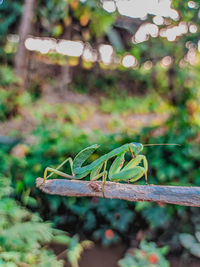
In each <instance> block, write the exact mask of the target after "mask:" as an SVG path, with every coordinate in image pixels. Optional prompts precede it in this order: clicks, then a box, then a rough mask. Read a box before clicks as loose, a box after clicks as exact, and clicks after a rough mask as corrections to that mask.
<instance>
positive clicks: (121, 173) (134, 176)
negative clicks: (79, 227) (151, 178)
mask: <svg viewBox="0 0 200 267" xmlns="http://www.w3.org/2000/svg"><path fill="white" fill-rule="evenodd" d="M120 159H121V160H122V159H123V154H122V155H120V156H119V157H117V158H116V160H115V161H114V162H113V164H114V163H115V162H117V161H118V162H119V161H120ZM141 161H143V164H144V168H143V167H140V166H138V165H139V163H140V162H141ZM121 165H123V163H121ZM111 167H112V166H111ZM121 168H122V167H121V166H120V165H119V166H118V167H117V166H116V167H115V168H114V167H113V169H112V171H111V172H110V171H109V179H110V180H112V181H131V182H135V181H137V180H139V179H140V178H141V177H142V176H143V175H145V180H146V182H147V169H148V165H147V160H146V157H145V156H143V155H137V156H136V157H135V158H133V159H132V160H130V161H129V163H128V164H127V165H126V166H125V167H124V168H123V169H121Z"/></svg>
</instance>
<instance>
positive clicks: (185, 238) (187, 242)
mask: <svg viewBox="0 0 200 267" xmlns="http://www.w3.org/2000/svg"><path fill="white" fill-rule="evenodd" d="M179 240H180V242H181V245H182V246H183V247H184V248H187V249H190V248H191V247H192V245H193V244H194V243H196V240H195V238H194V237H193V236H192V235H190V234H185V233H184V234H180V235H179Z"/></svg>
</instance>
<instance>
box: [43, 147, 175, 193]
mask: <svg viewBox="0 0 200 267" xmlns="http://www.w3.org/2000/svg"><path fill="white" fill-rule="evenodd" d="M148 145H177V144H145V145H142V144H140V143H135V142H133V143H129V144H125V145H122V146H120V147H118V148H116V149H114V150H112V151H110V152H109V153H107V154H105V155H103V156H101V157H99V158H98V159H96V160H95V161H93V162H92V163H90V164H88V165H86V166H83V163H84V162H85V161H86V160H87V159H88V158H89V157H90V156H91V155H92V154H93V153H94V151H95V150H96V149H97V148H98V147H99V145H97V144H95V145H92V146H89V147H87V148H85V149H83V150H81V151H80V152H79V153H78V154H77V155H76V156H75V158H74V160H72V158H70V157H69V158H67V159H66V160H65V161H63V162H62V163H61V164H60V165H59V166H58V167H57V168H56V169H53V168H50V167H47V168H46V169H45V171H44V178H43V182H42V184H41V185H43V184H44V183H45V181H46V179H47V178H49V177H51V176H52V175H53V174H57V175H60V176H62V177H65V178H68V179H83V178H84V177H86V176H87V175H89V174H90V180H91V181H95V180H98V179H99V178H101V177H102V180H103V186H102V194H103V197H104V186H105V183H106V180H107V177H108V179H109V180H110V181H125V182H136V181H137V180H139V179H140V178H142V177H143V176H145V181H146V184H147V171H148V163H147V159H146V157H145V156H144V155H140V154H139V153H140V152H141V151H142V150H143V147H144V146H148ZM127 152H130V155H131V160H130V161H129V162H128V163H127V164H126V165H125V166H124V163H125V154H126V153H127ZM114 157H115V159H114V161H113V163H112V164H111V166H110V168H109V170H106V166H107V162H108V160H110V159H112V158H114ZM67 162H69V164H70V167H71V175H70V174H66V173H64V172H61V171H59V169H60V168H61V167H62V166H63V165H64V164H66V163H67ZM141 162H142V163H143V167H142V166H139V164H140V163H141ZM48 172H51V174H49V175H48V176H47V173H48ZM41 185H40V186H41Z"/></svg>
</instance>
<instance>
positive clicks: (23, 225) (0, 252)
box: [0, 174, 91, 267]
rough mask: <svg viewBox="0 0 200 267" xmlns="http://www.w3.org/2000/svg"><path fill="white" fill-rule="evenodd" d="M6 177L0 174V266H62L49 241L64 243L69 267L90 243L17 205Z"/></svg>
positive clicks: (76, 264) (75, 265) (73, 264)
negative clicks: (66, 248)
mask: <svg viewBox="0 0 200 267" xmlns="http://www.w3.org/2000/svg"><path fill="white" fill-rule="evenodd" d="M12 191H13V189H12V187H11V183H10V179H9V177H6V176H2V174H1V176H0V214H1V220H0V232H1V237H0V265H1V266H8V267H9V266H13V267H14V266H16V267H17V266H22V265H25V264H27V265H28V266H38V267H39V266H41V267H45V266H52V267H53V266H58V267H59V266H60V267H61V266H63V261H61V260H58V259H57V257H56V255H55V254H54V253H53V252H52V251H51V250H50V249H49V248H48V246H47V245H48V244H50V243H58V244H63V245H67V246H68V250H67V252H66V253H65V254H66V256H67V259H68V261H69V262H70V264H71V266H72V267H77V266H78V260H79V258H80V255H81V253H82V252H83V249H84V248H87V247H90V246H91V242H89V241H87V240H86V241H82V242H79V239H78V237H77V236H74V237H72V238H71V237H69V236H67V235H66V233H65V232H63V231H61V230H56V229H53V228H52V225H51V224H50V223H49V222H43V221H42V219H41V218H40V217H39V216H38V215H37V214H36V213H32V212H31V211H29V210H28V209H26V208H25V207H23V206H21V205H20V204H19V203H18V202H17V201H16V200H14V198H13V194H12Z"/></svg>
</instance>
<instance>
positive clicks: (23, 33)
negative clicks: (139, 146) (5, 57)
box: [15, 0, 36, 84]
mask: <svg viewBox="0 0 200 267" xmlns="http://www.w3.org/2000/svg"><path fill="white" fill-rule="evenodd" d="M35 2H36V0H25V2H24V11H23V14H22V17H21V22H20V26H19V44H18V49H17V53H16V56H15V72H16V74H17V75H19V76H20V77H21V78H22V81H23V84H24V83H25V80H26V76H27V63H28V50H27V49H26V48H25V45H24V42H25V40H26V38H27V36H28V34H30V33H31V28H32V21H33V17H34V7H35Z"/></svg>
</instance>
